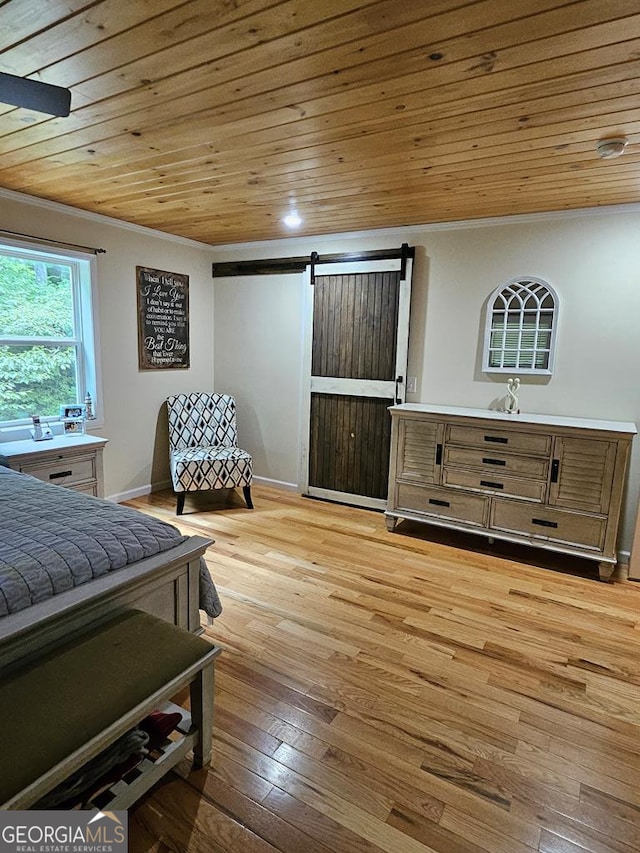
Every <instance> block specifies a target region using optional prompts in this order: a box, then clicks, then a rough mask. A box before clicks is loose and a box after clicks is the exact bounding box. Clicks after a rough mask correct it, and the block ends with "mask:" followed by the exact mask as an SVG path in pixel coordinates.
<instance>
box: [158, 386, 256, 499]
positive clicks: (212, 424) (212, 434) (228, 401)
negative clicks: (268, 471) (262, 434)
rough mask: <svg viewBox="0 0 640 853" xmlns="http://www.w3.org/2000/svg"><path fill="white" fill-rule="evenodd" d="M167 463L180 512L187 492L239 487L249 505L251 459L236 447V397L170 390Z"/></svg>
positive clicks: (251, 475) (251, 473)
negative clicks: (176, 392)
mask: <svg viewBox="0 0 640 853" xmlns="http://www.w3.org/2000/svg"><path fill="white" fill-rule="evenodd" d="M167 409H168V412H169V467H170V469H171V480H172V482H173V490H174V492H175V493H176V496H177V498H178V506H177V510H176V514H177V515H182V511H183V509H184V499H185V495H186V493H187V492H195V491H202V490H205V489H234V488H236V487H237V486H242V491H243V493H244V499H245V501H246V502H247V506H248V508H249V509H253V503H252V501H251V480H252V477H253V460H252V458H251V455H250V454H249V453H247V451H246V450H241V449H240V448H239V447H238V435H237V430H236V401H235V400H234V398H233V397H230V396H229V395H228V394H205V393H194V394H175V395H174V396H172V397H168V398H167Z"/></svg>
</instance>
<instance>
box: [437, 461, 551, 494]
mask: <svg viewBox="0 0 640 853" xmlns="http://www.w3.org/2000/svg"><path fill="white" fill-rule="evenodd" d="M442 482H443V483H444V484H445V485H446V486H456V487H458V488H463V489H474V490H475V491H478V492H486V493H489V494H494V495H495V494H499V495H513V496H515V497H519V498H528V499H530V500H534V501H539V502H541V501H542V500H543V498H544V493H545V490H546V488H547V484H546V483H543V482H542V481H541V480H526V479H523V478H520V477H503V476H502V475H501V473H500V472H499V471H487V472H486V473H479V472H477V471H464V470H463V469H462V468H445V469H444V470H443V472H442Z"/></svg>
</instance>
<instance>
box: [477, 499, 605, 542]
mask: <svg viewBox="0 0 640 853" xmlns="http://www.w3.org/2000/svg"><path fill="white" fill-rule="evenodd" d="M606 526H607V519H606V518H598V517H597V516H593V515H583V514H582V513H577V512H568V511H567V510H562V509H549V508H543V507H537V506H528V505H526V504H522V503H517V502H516V501H508V500H501V499H500V498H495V499H494V501H493V507H492V510H491V520H490V527H491V528H495V529H496V530H507V531H509V532H512V533H520V534H523V535H525V536H531V537H532V538H534V539H546V540H548V541H553V542H566V543H567V544H570V545H579V546H581V547H583V548H591V549H593V550H594V551H601V550H602V547H603V543H604V534H605V531H606Z"/></svg>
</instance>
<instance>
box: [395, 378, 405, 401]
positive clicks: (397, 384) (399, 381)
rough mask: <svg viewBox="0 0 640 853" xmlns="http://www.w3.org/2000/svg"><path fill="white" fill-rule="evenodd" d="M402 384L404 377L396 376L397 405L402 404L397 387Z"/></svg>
mask: <svg viewBox="0 0 640 853" xmlns="http://www.w3.org/2000/svg"><path fill="white" fill-rule="evenodd" d="M403 382H404V376H396V390H395V398H396V404H397V405H399V404H400V403H402V400H401V399H400V396H399V395H398V386H399V385H402V383H403Z"/></svg>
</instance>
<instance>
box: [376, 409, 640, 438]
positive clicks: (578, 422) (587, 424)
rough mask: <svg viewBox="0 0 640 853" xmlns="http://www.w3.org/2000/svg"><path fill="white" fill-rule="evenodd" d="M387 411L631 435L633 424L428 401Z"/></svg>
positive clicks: (633, 430) (633, 431)
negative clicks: (446, 404) (508, 412)
mask: <svg viewBox="0 0 640 853" xmlns="http://www.w3.org/2000/svg"><path fill="white" fill-rule="evenodd" d="M389 411H390V412H391V413H398V414H400V413H402V412H407V413H409V412H415V413H416V414H425V415H444V416H445V417H461V418H478V419H483V420H491V421H504V422H505V423H512V424H513V423H516V424H518V423H519V424H537V425H539V426H551V427H554V426H555V427H574V428H575V429H589V430H602V431H604V432H622V433H630V434H631V435H635V434H636V433H637V431H638V430H637V429H636V425H635V424H634V423H631V422H630V421H604V420H602V421H601V420H597V419H594V418H569V417H564V416H562V415H534V414H528V413H526V412H523V413H521V414H519V415H510V414H507V412H498V411H496V410H495V409H466V408H463V407H461V406H439V405H434V404H432V403H402V404H401V405H399V406H390V408H389Z"/></svg>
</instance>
